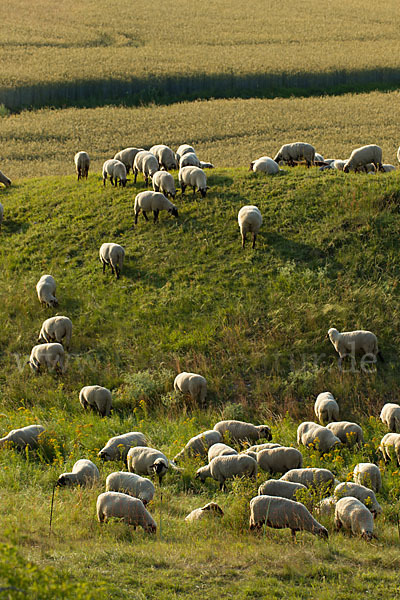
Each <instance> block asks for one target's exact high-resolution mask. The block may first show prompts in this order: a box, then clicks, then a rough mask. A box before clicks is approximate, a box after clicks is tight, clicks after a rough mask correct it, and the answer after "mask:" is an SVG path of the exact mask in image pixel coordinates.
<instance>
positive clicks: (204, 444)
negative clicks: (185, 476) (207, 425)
mask: <svg viewBox="0 0 400 600" xmlns="http://www.w3.org/2000/svg"><path fill="white" fill-rule="evenodd" d="M221 440H222V435H221V434H220V433H219V432H218V431H214V430H213V429H209V430H207V431H203V433H199V434H198V435H195V436H194V437H192V438H190V440H189V441H188V442H187V444H186V446H185V447H184V448H183V450H181V451H180V452H179V454H177V455H176V456H175V458H174V461H175V462H178V461H179V460H180V459H181V458H183V457H184V456H207V451H208V449H209V448H210V447H211V446H213V445H214V444H218V443H219V442H221Z"/></svg>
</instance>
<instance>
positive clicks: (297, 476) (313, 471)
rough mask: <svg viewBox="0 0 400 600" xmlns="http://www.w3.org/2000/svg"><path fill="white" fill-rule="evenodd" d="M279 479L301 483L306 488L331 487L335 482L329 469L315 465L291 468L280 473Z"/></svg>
mask: <svg viewBox="0 0 400 600" xmlns="http://www.w3.org/2000/svg"><path fill="white" fill-rule="evenodd" d="M280 480H281V481H291V482H292V483H302V484H303V485H305V486H306V487H307V488H316V487H321V486H323V487H324V488H327V489H328V488H331V487H332V486H333V484H334V482H335V476H334V474H333V473H332V472H331V471H329V469H318V468H317V467H312V468H307V469H291V470H290V471H288V472H287V473H285V474H284V475H282V477H281V479H280Z"/></svg>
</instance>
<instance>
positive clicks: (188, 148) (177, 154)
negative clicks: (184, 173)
mask: <svg viewBox="0 0 400 600" xmlns="http://www.w3.org/2000/svg"><path fill="white" fill-rule="evenodd" d="M188 152H193V153H194V154H196V152H195V150H194V148H193V146H189V144H181V145H180V146H179V148H178V150H177V151H176V152H175V157H176V162H177V163H178V164H179V161H180V159H181V156H183V155H184V154H187V153H188Z"/></svg>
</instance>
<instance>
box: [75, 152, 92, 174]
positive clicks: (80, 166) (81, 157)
mask: <svg viewBox="0 0 400 600" xmlns="http://www.w3.org/2000/svg"><path fill="white" fill-rule="evenodd" d="M74 163H75V169H76V172H77V174H78V181H79V180H80V179H81V178H82V179H83V178H84V177H85V178H86V179H87V178H88V174H89V166H90V158H89V154H88V153H87V152H77V153H76V154H75V156H74Z"/></svg>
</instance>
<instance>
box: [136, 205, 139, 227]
mask: <svg viewBox="0 0 400 600" xmlns="http://www.w3.org/2000/svg"><path fill="white" fill-rule="evenodd" d="M139 213H140V208H139V209H138V210H136V212H135V225H137V220H138V216H139Z"/></svg>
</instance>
